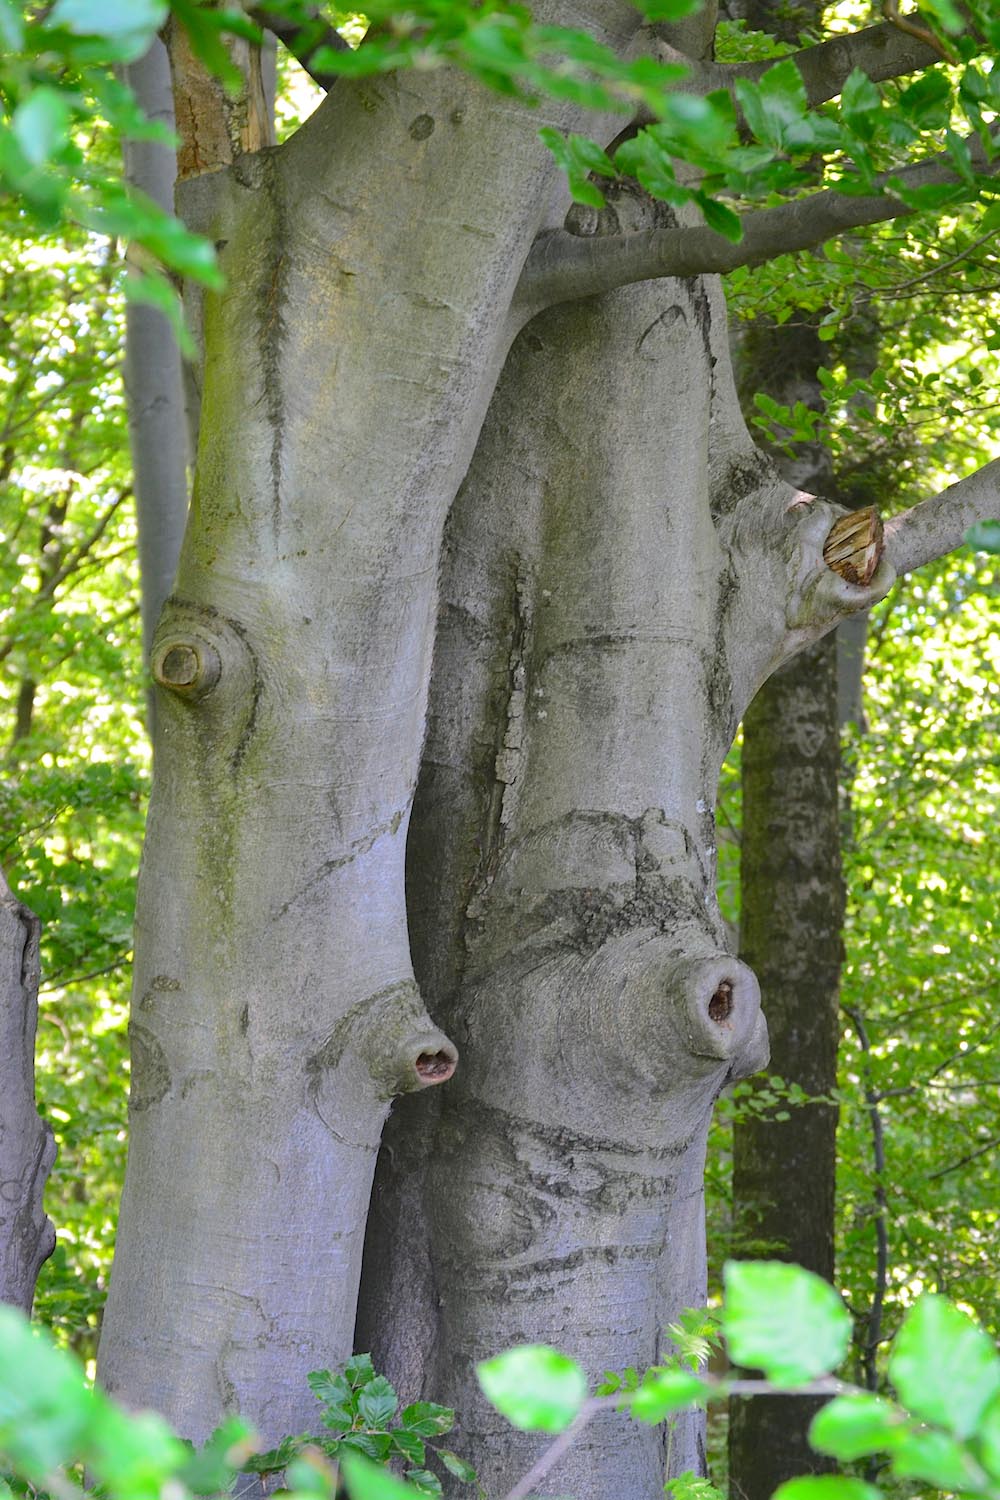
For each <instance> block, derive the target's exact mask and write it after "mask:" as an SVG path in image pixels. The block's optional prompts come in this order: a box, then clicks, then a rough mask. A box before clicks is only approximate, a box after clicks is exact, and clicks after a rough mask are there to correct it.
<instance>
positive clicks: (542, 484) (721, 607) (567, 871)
mask: <svg viewBox="0 0 1000 1500" xmlns="http://www.w3.org/2000/svg"><path fill="white" fill-rule="evenodd" d="M611 191H612V195H613V196H614V193H615V190H614V189H612V190H611ZM647 212H649V210H648V209H647V208H646V207H645V206H644V205H643V203H642V201H641V195H640V198H639V199H638V200H635V199H633V198H632V195H630V194H629V193H628V192H627V191H626V192H624V193H623V194H622V195H621V197H620V198H618V199H617V200H616V201H615V203H614V206H613V207H612V208H611V209H609V210H608V211H607V213H606V214H605V215H602V216H601V222H600V223H599V224H598V226H597V230H598V232H607V228H611V227H612V224H609V222H608V221H613V227H615V228H617V227H619V226H623V225H624V226H627V225H629V224H632V223H634V222H641V221H642V219H643V216H644V215H645V214H646V213H647ZM583 223H585V224H587V225H588V227H593V226H592V225H590V222H589V220H587V219H586V218H584V219H583ZM606 225H607V228H605V226H606ZM797 499H800V497H797V496H796V493H795V491H793V490H792V489H791V488H790V487H789V486H787V485H784V484H783V483H782V482H781V481H780V479H779V478H778V476H777V475H776V474H775V473H774V471H773V469H772V468H771V466H770V465H769V464H768V462H767V461H766V460H765V459H764V458H763V456H762V455H760V454H759V453H758V452H757V451H756V450H755V449H754V448H753V445H752V443H751V442H750V439H749V436H748V434H747V432H746V429H745V427H744V425H743V422H742V418H741V417H740V414H739V409H738V404H737V402H736V397H735V392H734V390H733V386H732V378H731V374H730V371H729V364H728V344H727V339H726V330H725V316H724V310H723V306H722V302H721V297H720V295H719V292H718V289H717V287H715V286H714V284H713V283H711V282H708V281H702V280H699V279H693V280H690V281H683V282H678V281H663V282H660V283H654V284H648V285H646V286H642V287H637V288H633V289H630V290H628V291H626V292H621V293H616V294H613V295H612V296H609V297H606V298H603V299H599V300H594V301H591V302H586V303H582V304H579V305H577V306H572V307H567V308H563V309H558V310H553V311H552V312H551V313H548V314H545V315H543V316H542V317H540V318H538V319H536V320H535V321H534V322H533V323H532V324H531V325H529V327H528V328H527V329H526V330H525V331H524V332H523V333H522V334H521V336H520V338H519V340H518V342H517V344H516V345H515V348H514V350H513V352H512V354H511V356H510V358H509V360H508V363H507V366H506V369H505V371H504V374H503V377H502V380H501V382H500V386H499V388H498V391H497V394H496V396H495V398H494V402H493V406H492V408H491V411H490V416H489V419H488V422H487V424H486V427H485V430H484V434H483V437H482V439H481V442H480V446H479V449H478V452H477V455H476V459H475V462H474V464H473V467H472V470H471V472H470V475H469V477H468V479H467V481H466V484H465V486H464V489H463V492H462V494H461V495H460V497H459V500H458V502H457V504H456V506H455V509H454V512H453V514H452V517H451V521H450V525H449V530H448V537H447V545H446V562H445V568H444V575H443V582H442V593H443V601H442V612H441V615H440V619H439V627H438V637H437V643H436V647H435V666H434V676H433V686H432V694H431V705H430V714H429V732H428V742H427V746H426V749H425V754H424V760H423V768H422V776H421V785H420V791H419V794H418V800H417V805H416V808H415V817H414V824H413V830H412V833H411V840H410V850H409V862H410V870H409V887H408V890H409V909H410V919H411V927H412V931H413V940H414V952H415V955H416V962H417V967H418V973H419V974H420V977H421V983H422V985H423V987H424V990H425V993H427V994H428V995H429V996H430V997H431V1006H432V1009H433V1011H434V1013H435V1015H437V1016H438V1017H439V1018H440V1019H441V1020H442V1024H444V1025H446V1026H447V1027H448V1028H449V1030H450V1032H451V1034H452V1035H454V1036H455V1038H456V1041H457V1042H458V1045H459V1046H460V1048H461V1049H462V1052H463V1058H464V1062H463V1067H462V1069H461V1071H460V1074H459V1076H458V1077H457V1078H456V1080H455V1082H454V1084H452V1085H451V1086H450V1087H449V1089H448V1090H447V1091H445V1093H444V1095H443V1096H442V1098H441V1099H440V1101H434V1103H433V1105H430V1103H429V1101H410V1102H409V1104H408V1105H407V1106H405V1107H400V1108H398V1109H397V1111H396V1112H395V1113H394V1116H393V1119H392V1120H391V1121H390V1124H389V1128H388V1132H387V1136H386V1149H385V1151H384V1153H383V1159H382V1164H381V1167H380V1172H379V1177H378V1181H377V1186H376V1193H375V1197H374V1200H373V1213H372V1217H371V1221H370V1227H369V1237H368V1260H367V1264H366V1271H365V1278H364V1285H363V1299H362V1307H361V1316H360V1320H359V1329H358V1341H359V1345H360V1346H363V1347H366V1348H369V1347H370V1348H372V1350H373V1351H374V1354H375V1358H376V1363H377V1364H378V1365H379V1366H381V1367H383V1368H385V1369H386V1371H387V1373H389V1375H390V1377H391V1378H393V1379H394V1380H396V1381H397V1382H398V1383H399V1384H400V1385H401V1387H402V1388H403V1389H404V1390H405V1391H406V1392H407V1393H408V1394H411V1395H412V1394H414V1393H416V1392H417V1391H418V1390H422V1391H423V1392H425V1393H426V1394H433V1395H435V1396H436V1398H437V1399H443V1400H446V1401H448V1402H449V1404H451V1405H454V1406H455V1407H456V1408H457V1410H458V1412H459V1414H460V1418H461V1420H462V1422H463V1432H464V1436H465V1441H466V1446H467V1448H468V1451H470V1452H472V1453H474V1454H475V1456H476V1460H477V1463H478V1465H479V1472H480V1477H481V1480H482V1482H483V1483H484V1485H485V1487H486V1489H487V1491H489V1492H494V1491H495V1492H497V1493H502V1492H503V1490H504V1489H505V1488H506V1487H507V1486H508V1485H509V1484H510V1483H511V1482H512V1481H513V1479H514V1478H515V1477H516V1476H517V1475H518V1474H519V1473H521V1472H523V1470H524V1469H525V1468H526V1467H527V1466H528V1464H529V1462H530V1461H531V1459H532V1457H533V1456H534V1455H535V1454H536V1452H537V1448H538V1439H536V1438H532V1437H529V1436H526V1435H523V1434H519V1433H512V1432H511V1431H510V1429H509V1428H507V1427H506V1425H505V1424H504V1423H502V1422H501V1421H500V1419H498V1418H496V1417H495V1416H494V1415H493V1414H492V1413H491V1411H490V1410H489V1409H488V1407H487V1406H486V1404H485V1402H484V1401H483V1399H482V1397H481V1395H480V1394H479V1393H478V1390H477V1388H476V1384H475V1380H474V1365H475V1363H476V1361H478V1360H480V1359H483V1358H485V1357H487V1356H488V1355H490V1354H492V1353H495V1352H497V1350H499V1349H502V1348H504V1347H507V1346H509V1345H511V1344H514V1343H517V1342H522V1341H524V1340H526V1339H528V1340H539V1339H540V1340H542V1341H544V1342H551V1343H553V1344H556V1345H557V1346H559V1347H562V1348H565V1349H567V1350H569V1351H570V1352H571V1353H573V1354H575V1355H576V1356H578V1357H579V1358H580V1359H581V1360H582V1361H583V1363H584V1365H585V1366H586V1368H587V1369H588V1372H589V1373H590V1374H591V1376H595V1375H597V1374H599V1373H600V1371H601V1370H603V1369H604V1368H606V1367H609V1366H610V1367H612V1368H614V1367H616V1366H618V1367H621V1366H623V1365H625V1364H632V1363H635V1364H639V1365H642V1364H643V1363H644V1362H652V1361H655V1360H656V1359H657V1358H658V1357H659V1356H660V1355H662V1354H665V1353H666V1352H667V1350H666V1347H665V1345H664V1341H663V1332H662V1330H663V1326H664V1323H665V1322H667V1321H668V1320H669V1318H670V1316H671V1314H673V1313H675V1312H676V1311H678V1310H679V1309H680V1308H682V1307H683V1306H685V1305H691V1304H697V1303H699V1302H700V1301H703V1299H704V1257H703V1234H704V1231H703V1223H702V1203H701V1191H702V1190H701V1170H702V1164H703V1155H704V1149H705V1139H706V1132H707V1127H708V1120H709V1115H710V1112H711V1107H712V1102H713V1100H714V1098H715V1097H716V1095H717V1094H718V1092H719V1090H720V1089H721V1088H722V1086H723V1085H724V1083H725V1082H726V1081H727V1080H728V1079H730V1078H734V1077H740V1076H743V1074H744V1073H745V1072H746V1071H751V1070H752V1069H753V1068H755V1067H757V1066H760V1065H761V1064H762V1063H763V1061H764V1060H765V1058H766V1044H765V1041H764V1034H763V1030H762V1027H761V1025H760V1023H759V1019H758V1010H757V986H756V981H755V980H754V978H753V975H752V973H751V971H750V970H749V969H748V968H747V967H746V966H745V965H744V964H741V963H739V962H738V961H737V960H736V959H734V958H733V957H732V956H731V955H730V954H728V953H727V952H726V949H725V937H724V933H723V928H722V923H721V920H720V917H719V913H718V909H717V906H716V899H715V885H714V879H715V860H714V855H715V837H714V819H713V807H712V804H713V800H714V794H715V788H716V785H717V778H718V774H719V769H720V766H721V762H722V759H723V757H724V755H725V753H726V751H727V749H728V747H729V744H730V742H731V738H732V734H733V732H734V729H735V726H736V723H737V722H738V719H739V717H740V716H741V715H742V713H743V710H744V708H745V706H746V704H747V702H748V701H749V699H750V697H751V696H752V695H753V692H754V691H755V689H756V687H757V686H758V685H759V683H760V681H761V680H762V679H763V677H764V676H766V675H767V672H768V671H770V670H772V669H773V668H774V667H775V666H776V665H777V664H778V663H779V662H780V660H781V659H782V658H783V657H784V656H785V655H787V654H788V653H789V652H790V651H793V650H794V649H795V647H796V644H797V643H798V640H799V639H804V638H805V637H804V636H802V637H799V634H798V632H799V631H800V630H804V631H805V632H807V633H808V634H809V635H810V636H811V638H813V639H814V638H815V636H816V635H818V634H819V633H820V631H819V629H817V628H815V626H816V621H817V616H816V614H815V613H814V607H818V608H819V613H822V606H814V605H813V604H810V603H807V602H806V601H807V599H808V598H811V597H812V595H811V586H807V587H806V588H805V590H804V591H802V590H799V589H797V588H796V586H795V585H794V584H793V583H792V582H791V579H792V576H793V575H794V574H795V573H796V571H797V569H799V568H802V567H806V568H807V571H808V569H809V568H811V567H812V563H807V558H813V557H814V556H815V554H814V551H813V548H814V545H815V544H814V543H813V542H812V541H810V540H809V537H811V536H812V528H813V527H816V528H819V527H820V526H821V525H822V524H824V523H823V522H822V517H823V515H824V514H825V508H824V507H822V506H821V507H820V510H819V512H817V513H813V512H812V508H810V507H808V506H802V507H801V508H800V506H799V504H797V503H796V501H797ZM803 516H804V518H803V519H801V520H798V519H796V518H797V517H803ZM799 525H801V526H802V527H803V528H804V530H803V531H798V527H799ZM783 528H784V530H783ZM816 534H817V535H818V534H819V533H818V529H817V532H816ZM782 535H783V536H784V538H785V540H783V541H781V542H780V543H779V542H778V540H777V539H778V537H779V536H782ZM796 535H798V536H799V538H800V540H801V543H802V547H801V551H800V550H798V546H797V543H796V542H795V540H794V537H795V536H796ZM775 547H777V549H778V550H779V551H780V552H781V553H782V554H783V556H784V557H785V558H786V559H787V564H786V563H783V564H782V567H781V572H782V575H783V576H782V577H781V579H780V580H779V577H778V575H777V573H776V572H774V571H772V568H773V564H774V559H773V557H772V555H771V554H772V551H773V549H775ZM794 559H798V561H795V560H794ZM786 565H787V569H788V571H787V573H786V572H785V568H786ZM809 576H813V575H812V574H810V575H809ZM789 588H790V589H791V596H789V595H788V590H789ZM769 591H770V592H769ZM792 596H794V597H792ZM762 599H770V601H771V605H770V606H769V607H766V608H761V607H760V605H761V600H762ZM782 600H784V601H785V602H784V603H782V602H780V601H782ZM775 603H777V608H776V609H775V608H774V605H775ZM800 607H801V608H802V610H803V613H802V614H801V615H800V614H799V610H800ZM747 610H753V611H754V622H755V623H754V626H753V629H752V630H751V629H750V627H749V616H748V615H747V614H746V613H745V612H746V611H747ZM807 621H808V622H809V623H808V624H807ZM438 1112H439V1113H438ZM435 1116H436V1118H435ZM612 1423H613V1419H611V1418H609V1419H608V1422H607V1423H605V1424H601V1423H599V1422H596V1423H595V1424H594V1425H593V1427H592V1428H589V1429H588V1430H587V1432H586V1434H585V1435H584V1436H583V1437H582V1438H581V1440H580V1441H579V1443H578V1444H577V1445H576V1446H575V1447H574V1448H573V1449H571V1451H570V1453H569V1455H568V1456H567V1458H566V1459H565V1460H564V1461H563V1462H562V1463H561V1464H560V1466H559V1467H558V1468H556V1469H554V1470H553V1471H552V1473H551V1475H550V1476H549V1478H548V1479H547V1480H546V1482H545V1485H546V1488H545V1492H546V1493H556V1494H561V1493H566V1492H570V1491H571V1492H572V1493H573V1494H574V1495H576V1496H577V1497H579V1500H588V1497H590V1496H594V1497H597V1496H601V1497H604V1496H606V1495H607V1494H609V1493H623V1494H628V1495H629V1496H637V1497H638V1496H646V1495H653V1494H656V1493H659V1492H660V1490H661V1487H662V1483H663V1472H664V1459H665V1454H664V1435H663V1434H662V1433H661V1432H651V1431H650V1430H649V1429H642V1428H639V1427H630V1426H627V1425H625V1424H624V1423H622V1422H621V1421H619V1422H618V1423H617V1425H616V1426H615V1428H614V1432H613V1433H612V1432H610V1431H609V1427H610V1426H611V1425H612ZM699 1440H700V1431H699V1424H698V1422H697V1421H696V1420H695V1419H684V1420H681V1421H680V1422H679V1423H678V1424H677V1430H676V1431H675V1433H674V1436H673V1446H672V1452H671V1460H670V1469H671V1472H673V1473H678V1472H682V1471H683V1470H685V1469H689V1468H694V1469H698V1468H700V1467H702V1466H703V1452H701V1451H700V1450H699Z"/></svg>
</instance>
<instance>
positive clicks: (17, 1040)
mask: <svg viewBox="0 0 1000 1500" xmlns="http://www.w3.org/2000/svg"><path fill="white" fill-rule="evenodd" d="M38 931H39V926H38V918H37V917H36V916H35V915H34V913H33V912H30V911H29V910H28V908H27V907H26V906H22V904H21V902H20V901H18V900H17V899H16V898H15V897H14V896H13V895H11V892H10V888H9V887H8V885H7V882H6V880H5V878H4V876H3V872H2V871H0V1302H9V1303H12V1304H13V1306H14V1307H19V1308H21V1309H22V1311H24V1312H26V1313H30V1312H31V1304H32V1300H33V1298H34V1295H35V1282H36V1281H37V1279H38V1272H39V1269H40V1267H41V1266H42V1265H43V1264H44V1262H45V1261H46V1260H47V1259H48V1258H49V1256H50V1255H51V1254H52V1252H53V1250H54V1249H55V1245H56V1232H55V1229H54V1228H53V1226H52V1223H51V1221H50V1220H49V1219H48V1218H47V1217H46V1214H45V1210H44V1208H43V1206H42V1194H43V1192H44V1190H45V1181H46V1178H47V1177H48V1175H49V1172H50V1170H51V1168H52V1163H53V1162H54V1161H55V1157H56V1145H55V1140H54V1139H53V1135H52V1131H51V1130H50V1128H49V1126H48V1125H47V1124H46V1123H45V1121H44V1120H43V1119H42V1118H41V1117H40V1115H39V1114H38V1110H37V1109H36V1107H35V1027H36V1024H37V1020H38Z"/></svg>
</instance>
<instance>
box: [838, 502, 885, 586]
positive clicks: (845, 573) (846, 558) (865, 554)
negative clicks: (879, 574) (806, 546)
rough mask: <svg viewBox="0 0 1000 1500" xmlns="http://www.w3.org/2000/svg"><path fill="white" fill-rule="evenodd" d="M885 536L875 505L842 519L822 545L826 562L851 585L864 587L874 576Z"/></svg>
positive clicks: (867, 506)
mask: <svg viewBox="0 0 1000 1500" xmlns="http://www.w3.org/2000/svg"><path fill="white" fill-rule="evenodd" d="M884 551H885V536H884V530H883V526H882V520H881V517H880V516H879V513H878V511H877V510H876V509H875V507H874V506H873V505H866V506H865V508H864V509H863V510H854V511H851V512H850V513H849V514H848V515H846V516H840V517H839V518H838V519H837V520H836V521H835V522H834V523H833V526H832V527H831V528H830V533H829V535H828V537H827V539H826V541H825V542H824V543H823V561H824V562H825V563H826V565H827V567H828V568H832V570H833V571H834V573H839V575H840V577H841V578H843V579H845V580H846V581H847V582H848V583H857V584H861V585H862V586H865V585H867V584H869V583H871V581H872V579H873V578H874V577H875V573H876V570H877V569H878V565H879V563H880V562H881V561H882V553H883V552H884Z"/></svg>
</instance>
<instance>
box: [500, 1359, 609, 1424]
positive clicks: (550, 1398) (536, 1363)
mask: <svg viewBox="0 0 1000 1500" xmlns="http://www.w3.org/2000/svg"><path fill="white" fill-rule="evenodd" d="M476 1375H477V1376H478V1379H479V1384H480V1386H481V1387H482V1390H483V1394H484V1395H485V1397H486V1399H487V1400H488V1401H489V1402H490V1403H491V1405H493V1406H495V1407H496V1409H497V1411H498V1412H500V1413H501V1415H502V1416H505V1417H506V1418H507V1420H508V1422H510V1423H511V1424H512V1425H513V1426H514V1427H519V1428H521V1429H522V1430H523V1431H527V1432H562V1431H563V1430H564V1429H565V1428H566V1427H568V1426H569V1424H570V1423H571V1422H572V1420H573V1418H574V1417H575V1416H576V1414H577V1412H578V1411H579V1410H580V1407H581V1406H582V1405H583V1401H584V1398H585V1397H586V1394H587V1377H586V1376H585V1375H584V1373H583V1370H582V1369H581V1368H580V1366H579V1365H578V1364H577V1362H576V1360H575V1359H570V1358H569V1356H568V1355H566V1354H560V1353H559V1351H558V1350H557V1349H550V1348H549V1347H548V1346H547V1345H545V1344H524V1345H522V1346H521V1347H520V1348H517V1349H508V1350H507V1352H506V1354H498V1355H497V1356H496V1358H495V1359H488V1360H486V1361H485V1362H484V1363H483V1364H480V1365H477V1367H476Z"/></svg>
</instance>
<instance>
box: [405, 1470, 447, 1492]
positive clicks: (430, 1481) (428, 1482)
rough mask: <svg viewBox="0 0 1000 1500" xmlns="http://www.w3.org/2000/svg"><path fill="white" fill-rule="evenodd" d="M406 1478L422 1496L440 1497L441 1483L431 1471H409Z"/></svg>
mask: <svg viewBox="0 0 1000 1500" xmlns="http://www.w3.org/2000/svg"><path fill="white" fill-rule="evenodd" d="M406 1477H407V1479H408V1481H409V1482H410V1484H412V1485H413V1488H414V1489H415V1490H418V1491H419V1492H420V1494H421V1495H434V1496H437V1495H440V1493H441V1481H440V1479H439V1478H438V1477H437V1475H436V1474H432V1473H431V1471H430V1469H407V1471H406Z"/></svg>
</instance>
